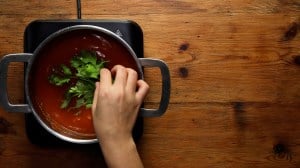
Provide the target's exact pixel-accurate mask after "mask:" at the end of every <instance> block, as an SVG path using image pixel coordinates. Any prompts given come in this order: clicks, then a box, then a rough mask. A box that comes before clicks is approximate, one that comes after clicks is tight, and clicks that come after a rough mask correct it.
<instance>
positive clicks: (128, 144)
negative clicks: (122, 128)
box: [100, 138, 143, 168]
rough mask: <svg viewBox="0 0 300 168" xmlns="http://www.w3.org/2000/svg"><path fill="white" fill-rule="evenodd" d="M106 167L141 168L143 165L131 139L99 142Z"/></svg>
mask: <svg viewBox="0 0 300 168" xmlns="http://www.w3.org/2000/svg"><path fill="white" fill-rule="evenodd" d="M100 146H101V149H102V152H103V154H104V158H105V160H106V163H107V165H108V167H110V168H119V167H124V166H125V167H130V168H142V167H143V164H142V162H141V159H140V157H139V154H138V152H137V149H136V145H135V143H134V141H133V139H132V138H128V139H126V140H112V141H104V142H100Z"/></svg>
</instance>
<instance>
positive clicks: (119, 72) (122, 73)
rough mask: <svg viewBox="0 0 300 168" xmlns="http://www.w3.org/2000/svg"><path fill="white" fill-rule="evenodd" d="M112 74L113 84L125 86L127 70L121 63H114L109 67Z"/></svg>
mask: <svg viewBox="0 0 300 168" xmlns="http://www.w3.org/2000/svg"><path fill="white" fill-rule="evenodd" d="M111 72H112V74H114V75H115V81H114V85H117V86H125V85H126V82H127V70H126V68H125V67H123V66H121V65H116V66H114V67H113V68H112V69H111Z"/></svg>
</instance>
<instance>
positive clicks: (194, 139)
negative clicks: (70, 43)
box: [0, 0, 300, 168]
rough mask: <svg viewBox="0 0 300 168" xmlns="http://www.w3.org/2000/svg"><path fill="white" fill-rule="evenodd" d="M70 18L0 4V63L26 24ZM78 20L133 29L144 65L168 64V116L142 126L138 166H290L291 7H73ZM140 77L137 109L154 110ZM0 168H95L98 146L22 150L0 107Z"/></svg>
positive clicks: (299, 137) (18, 67) (299, 100)
mask: <svg viewBox="0 0 300 168" xmlns="http://www.w3.org/2000/svg"><path fill="white" fill-rule="evenodd" d="M76 17H77V16H76V1H75V0H72V1H71V0H63V1H62V0H52V1H50V0H45V1H33V0H27V1H18V0H9V1H5V0H0V57H2V56H4V55H6V54H9V53H20V52H23V33H24V29H25V27H26V26H27V25H28V24H29V23H30V22H31V21H34V20H37V19H76ZM82 18H83V19H126V20H133V21H135V22H137V23H138V24H139V25H140V26H141V27H142V29H143V32H144V49H145V57H148V58H157V59H162V60H164V61H165V62H166V63H167V64H168V66H169V69H170V73H171V85H172V89H171V99H170V105H169V108H168V110H167V112H166V114H165V115H163V116H162V117H159V118H147V119H145V128H144V134H143V137H142V138H141V140H140V141H139V142H138V144H137V145H138V150H139V153H140V155H141V158H142V160H143V162H144V165H145V167H300V129H299V128H300V36H299V35H298V33H299V30H300V2H299V1H298V0H161V1H160V0H124V1H121V0H114V1H113V0H102V1H98V0H82ZM21 74H23V64H22V63H12V64H11V65H10V66H9V72H8V86H9V87H8V93H9V97H10V100H11V101H12V102H14V103H22V102H23V101H24V94H23V93H24V89H23V87H24V77H23V76H22V75H21ZM145 77H146V81H147V82H148V83H149V85H150V86H151V90H150V94H149V95H148V96H147V98H146V100H145V105H146V107H156V106H157V105H158V102H159V98H160V90H161V88H160V87H161V84H160V82H161V79H160V74H159V71H158V70H157V69H146V71H145ZM0 94H3V93H0ZM0 167H1V168H2V167H4V168H6V167H9V168H10V167H105V162H104V161H103V157H102V155H101V153H100V151H99V149H98V148H89V147H69V146H58V147H41V146H36V145H33V144H31V143H30V142H29V140H28V139H27V137H26V133H25V129H24V115H23V114H20V113H8V112H6V111H5V110H3V109H0ZM124 167H126V166H124Z"/></svg>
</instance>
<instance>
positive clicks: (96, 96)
mask: <svg viewBox="0 0 300 168" xmlns="http://www.w3.org/2000/svg"><path fill="white" fill-rule="evenodd" d="M95 85H96V89H95V91H94V98H93V105H92V113H94V112H95V110H96V105H97V101H98V93H99V87H100V84H99V82H96V83H95Z"/></svg>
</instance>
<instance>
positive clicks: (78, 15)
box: [77, 0, 81, 19]
mask: <svg viewBox="0 0 300 168" xmlns="http://www.w3.org/2000/svg"><path fill="white" fill-rule="evenodd" d="M77 19H81V2H80V0H77Z"/></svg>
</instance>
